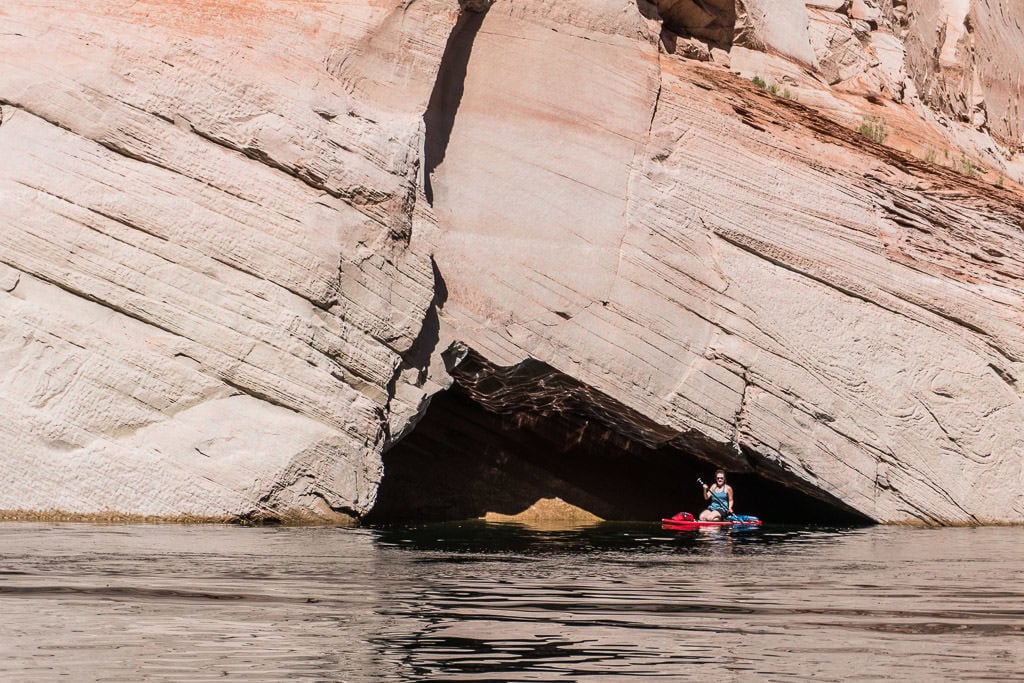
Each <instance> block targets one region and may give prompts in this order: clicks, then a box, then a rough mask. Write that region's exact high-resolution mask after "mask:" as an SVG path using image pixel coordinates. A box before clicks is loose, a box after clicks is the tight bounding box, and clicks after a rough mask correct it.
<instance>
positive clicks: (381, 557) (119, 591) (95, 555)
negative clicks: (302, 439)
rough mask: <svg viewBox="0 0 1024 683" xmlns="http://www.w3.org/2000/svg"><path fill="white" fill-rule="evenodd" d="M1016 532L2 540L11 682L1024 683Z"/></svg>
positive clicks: (449, 527)
mask: <svg viewBox="0 0 1024 683" xmlns="http://www.w3.org/2000/svg"><path fill="white" fill-rule="evenodd" d="M1022 541H1024V529H1017V528H988V529H935V530H920V529H894V528H877V527H876V528H860V529H814V528H773V527H770V526H769V527H763V528H761V529H753V530H747V531H743V532H736V531H728V530H720V529H713V530H708V531H701V532H666V531H662V530H661V529H660V528H659V527H657V526H656V525H646V526H644V525H624V524H600V525H597V526H595V527H591V528H577V529H563V530H557V529H528V528H524V527H518V526H514V525H493V524H492V525H484V524H481V523H465V524H446V525H429V526H421V527H410V528H389V529H382V530H367V529H360V530H353V529H297V528H235V527H210V526H198V527H184V526H90V525H72V524H64V525H53V524H51V525H42V524H4V525H0V608H2V611H3V612H2V613H3V619H2V621H0V623H2V630H0V634H2V635H0V679H3V680H19V681H24V680H53V679H55V678H59V677H62V676H63V677H66V678H68V679H70V680H104V681H137V680H225V679H227V680H232V679H234V680H294V679H311V680H330V681H425V680H437V681H441V680H445V681H527V680H529V681H575V680H581V679H585V680H618V679H626V678H635V679H645V678H656V677H660V678H661V679H662V680H670V681H675V680H695V679H702V680H703V679H707V678H708V677H709V676H711V677H715V678H716V679H717V680H776V681H786V680H800V681H805V680H851V679H863V680H878V679H895V680H940V679H941V680H979V679H989V680H1024V674H1022V673H1021V672H1022V671H1024V578H1022V573H1021V570H1022V569H1024V557H1022V550H1021V547H1022Z"/></svg>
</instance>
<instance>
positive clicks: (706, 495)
mask: <svg viewBox="0 0 1024 683" xmlns="http://www.w3.org/2000/svg"><path fill="white" fill-rule="evenodd" d="M710 497H711V489H709V488H708V485H707V484H704V500H707V499H709V498H710Z"/></svg>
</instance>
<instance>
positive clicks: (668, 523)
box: [661, 512, 761, 531]
mask: <svg viewBox="0 0 1024 683" xmlns="http://www.w3.org/2000/svg"><path fill="white" fill-rule="evenodd" d="M751 526H761V520H760V519H758V518H757V517H752V516H750V515H734V516H733V519H729V520H725V521H721V522H702V521H700V520H699V519H694V517H693V515H691V514H690V513H689V512H680V513H677V514H675V515H673V516H672V517H668V518H663V519H662V520H661V528H662V529H671V530H673V531H690V530H693V529H700V528H702V527H751Z"/></svg>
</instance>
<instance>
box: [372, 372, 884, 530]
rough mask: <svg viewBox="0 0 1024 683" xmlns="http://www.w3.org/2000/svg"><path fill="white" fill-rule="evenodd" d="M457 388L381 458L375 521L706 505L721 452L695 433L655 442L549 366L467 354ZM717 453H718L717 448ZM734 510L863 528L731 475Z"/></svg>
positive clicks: (602, 513)
mask: <svg viewBox="0 0 1024 683" xmlns="http://www.w3.org/2000/svg"><path fill="white" fill-rule="evenodd" d="M453 376H454V377H455V380H456V381H455V384H454V385H453V386H452V388H450V389H449V390H447V391H445V392H442V393H440V394H438V395H436V396H434V397H433V399H432V401H431V403H430V406H429V408H428V409H427V411H426V413H425V415H424V416H423V417H422V418H421V419H420V421H419V423H418V424H417V425H416V427H415V428H414V429H413V430H412V431H411V432H409V433H408V434H407V435H406V436H405V437H404V438H403V439H402V440H401V441H399V442H398V443H396V444H394V445H393V446H392V447H391V448H390V449H389V450H388V451H387V452H386V453H385V454H384V477H383V480H382V482H381V486H380V489H379V491H378V496H377V502H376V504H375V506H374V508H373V509H372V510H371V512H370V513H369V515H368V516H367V518H366V521H367V522H368V523H371V524H387V523H399V522H410V521H454V520H466V519H477V518H481V517H485V516H486V515H488V513H490V514H492V515H493V514H497V515H517V514H519V513H522V512H523V511H524V510H526V509H528V508H530V506H532V505H534V504H535V503H537V501H540V500H543V499H555V498H557V499H561V500H562V501H564V503H567V504H568V505H569V506H573V508H579V509H581V510H584V511H586V512H589V513H591V514H592V515H595V516H596V517H599V518H601V519H604V520H622V521H657V520H659V519H661V518H662V517H667V516H671V515H672V514H675V513H676V512H679V511H683V510H685V511H690V512H693V513H694V514H697V513H699V511H700V510H701V509H703V507H704V501H703V498H702V495H701V489H700V486H699V485H698V484H697V477H702V478H703V479H704V481H707V482H709V483H710V482H711V481H712V480H713V473H714V470H715V469H716V467H718V465H719V463H721V462H723V457H722V455H723V454H722V452H721V451H722V449H721V447H720V446H719V447H716V446H715V445H714V444H709V443H704V442H702V441H701V439H700V437H699V436H696V435H694V436H690V437H687V438H674V439H671V440H669V441H667V442H665V443H663V444H660V445H652V444H651V443H650V439H649V435H650V432H651V429H652V426H651V425H650V424H645V423H644V420H645V418H643V417H642V416H640V415H639V414H637V413H635V412H633V411H630V410H629V409H628V408H626V407H624V406H621V404H617V403H616V402H614V401H613V400H611V399H609V398H608V397H606V396H604V395H602V394H600V393H598V392H596V391H595V390H593V389H592V388H591V387H588V386H586V385H583V384H581V383H579V382H577V381H576V380H573V379H572V378H569V377H568V376H566V375H564V374H562V373H559V372H558V371H556V370H554V369H553V368H551V367H550V366H547V365H545V364H543V363H540V362H538V361H533V360H528V361H525V362H524V363H521V364H519V365H517V366H514V367H511V368H498V367H495V366H492V365H489V364H488V363H487V362H486V361H483V360H482V359H481V358H480V357H479V356H476V355H475V354H473V353H472V352H470V353H469V356H468V357H467V358H466V360H465V361H463V362H462V363H460V364H459V366H458V367H457V368H456V369H455V371H454V372H453ZM716 449H717V450H716ZM724 469H726V471H727V472H728V473H729V474H728V476H729V483H730V484H732V486H733V488H734V490H735V495H736V511H737V512H738V513H740V514H752V515H757V516H759V517H761V518H762V519H764V520H767V521H769V522H772V523H796V524H844V525H845V524H850V525H852V524H868V523H870V520H868V519H867V518H865V517H863V516H862V515H860V514H858V513H856V512H855V511H854V510H852V509H850V508H848V507H846V506H845V505H843V504H842V503H841V502H840V501H838V500H835V499H830V498H829V497H828V496H827V495H826V494H819V495H818V496H814V495H810V494H809V493H807V492H804V491H801V490H798V489H797V488H795V487H793V486H787V485H786V484H784V483H781V482H780V481H778V480H777V479H775V478H771V477H768V476H765V473H763V472H757V471H743V472H741V471H732V470H730V468H729V467H728V466H727V467H725V468H724Z"/></svg>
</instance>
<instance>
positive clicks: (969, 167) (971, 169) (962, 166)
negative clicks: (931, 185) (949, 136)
mask: <svg viewBox="0 0 1024 683" xmlns="http://www.w3.org/2000/svg"><path fill="white" fill-rule="evenodd" d="M953 170H954V171H956V172H957V173H962V174H963V175H965V176H967V177H968V178H980V177H981V166H979V165H978V164H976V163H974V162H973V161H971V160H970V159H968V158H967V155H966V154H964V153H963V152H960V159H959V160H957V159H954V160H953Z"/></svg>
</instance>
